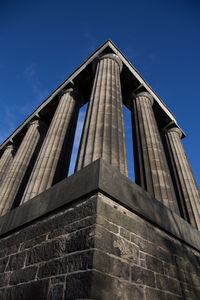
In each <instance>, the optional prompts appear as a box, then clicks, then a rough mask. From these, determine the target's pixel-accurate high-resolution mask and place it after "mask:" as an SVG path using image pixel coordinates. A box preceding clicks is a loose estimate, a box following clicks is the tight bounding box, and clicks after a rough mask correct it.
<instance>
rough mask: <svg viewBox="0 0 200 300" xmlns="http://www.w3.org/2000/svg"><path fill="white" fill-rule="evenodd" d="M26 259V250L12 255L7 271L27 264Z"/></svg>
mask: <svg viewBox="0 0 200 300" xmlns="http://www.w3.org/2000/svg"><path fill="white" fill-rule="evenodd" d="M25 259H26V252H21V253H17V254H15V255H12V256H10V259H9V263H8V266H7V268H6V272H7V271H12V270H17V269H21V268H22V267H23V266H24V265H25Z"/></svg>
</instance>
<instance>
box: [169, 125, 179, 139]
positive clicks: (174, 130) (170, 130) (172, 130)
mask: <svg viewBox="0 0 200 300" xmlns="http://www.w3.org/2000/svg"><path fill="white" fill-rule="evenodd" d="M165 130H166V132H175V133H177V134H178V135H179V137H180V138H182V131H181V130H180V129H179V128H178V127H176V126H173V127H171V128H166V129H165Z"/></svg>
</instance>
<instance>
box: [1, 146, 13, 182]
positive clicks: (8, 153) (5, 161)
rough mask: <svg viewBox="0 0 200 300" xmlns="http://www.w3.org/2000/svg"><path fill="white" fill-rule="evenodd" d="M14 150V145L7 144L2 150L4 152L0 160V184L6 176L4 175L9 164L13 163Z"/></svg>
mask: <svg viewBox="0 0 200 300" xmlns="http://www.w3.org/2000/svg"><path fill="white" fill-rule="evenodd" d="M16 150H17V149H16V146H15V145H14V144H9V145H8V146H6V147H5V149H4V152H3V154H2V156H1V159H0V183H1V182H2V180H3V178H4V176H5V175H6V173H7V171H8V168H9V166H10V164H11V163H12V161H13V158H14V155H15V153H16Z"/></svg>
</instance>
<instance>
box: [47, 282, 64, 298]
mask: <svg viewBox="0 0 200 300" xmlns="http://www.w3.org/2000/svg"><path fill="white" fill-rule="evenodd" d="M63 293H64V285H63V284H56V285H53V286H51V287H50V291H49V296H48V300H60V299H63V298H62V297H63Z"/></svg>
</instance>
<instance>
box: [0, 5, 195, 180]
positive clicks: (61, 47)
mask: <svg viewBox="0 0 200 300" xmlns="http://www.w3.org/2000/svg"><path fill="white" fill-rule="evenodd" d="M108 38H111V39H112V40H113V42H114V43H115V44H116V46H117V47H118V48H119V49H120V50H121V51H122V52H123V53H124V55H125V56H126V57H127V58H128V59H129V60H130V62H131V63H132V64H133V65H134V66H135V67H136V69H137V70H138V71H139V72H140V74H141V75H142V76H143V78H144V79H145V80H146V81H147V82H148V83H149V84H150V86H151V87H152V88H153V89H154V91H155V92H156V93H157V94H158V95H159V96H160V97H161V99H162V100H163V101H164V102H165V103H166V105H167V106H168V107H169V109H170V110H171V111H172V112H173V113H174V115H175V116H176V118H177V121H178V123H179V125H180V126H181V127H182V129H183V130H184V131H185V132H186V135H187V137H186V138H185V139H184V140H183V143H184V146H185V149H186V152H187V155H188V157H189V160H190V162H191V165H192V168H193V171H194V174H195V176H196V179H197V182H198V184H200V174H199V166H200V155H199V149H200V139H199V129H200V126H199V118H200V117H199V112H200V94H199V86H200V75H199V70H200V2H199V1H198V0H167V1H162V0H140V1H134V0H132V1H131V0H130V1H126V0H125V1H117V0H116V1H104V0H102V1H94V0H93V1H87V0H85V1H73V2H72V1H64V0H61V1H59V0H58V1H55V0H54V1H51V0H48V1H47V0H43V1H37V0H35V1H28V0H26V1H25V0H21V1H17V0H10V1H6V0H1V3H0V39H1V47H0V104H1V109H0V143H1V142H3V141H4V140H5V139H6V138H7V137H8V135H9V134H11V133H12V131H13V130H14V129H15V128H16V127H17V126H18V125H20V123H21V122H22V121H23V120H24V119H25V118H27V117H28V115H29V114H30V113H31V112H32V111H33V110H34V109H35V108H36V107H37V106H38V105H39V104H40V103H41V102H42V101H43V100H45V98H46V97H47V96H48V95H49V94H50V93H51V92H52V91H53V90H55V89H56V88H57V86H58V85H59V84H61V82H62V81H63V80H64V79H65V78H67V77H68V76H69V75H70V74H71V73H72V72H73V71H74V70H75V69H76V68H77V67H78V66H79V65H80V64H81V63H82V62H83V61H84V60H85V59H86V58H87V57H88V56H89V55H90V54H92V52H93V51H95V50H96V48H97V47H99V46H100V45H101V44H102V43H103V42H104V41H105V40H106V39H108ZM82 115H83V113H82ZM129 125H130V124H129ZM80 126H81V123H80V124H79V127H80ZM131 176H132V175H131Z"/></svg>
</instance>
